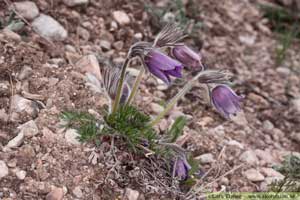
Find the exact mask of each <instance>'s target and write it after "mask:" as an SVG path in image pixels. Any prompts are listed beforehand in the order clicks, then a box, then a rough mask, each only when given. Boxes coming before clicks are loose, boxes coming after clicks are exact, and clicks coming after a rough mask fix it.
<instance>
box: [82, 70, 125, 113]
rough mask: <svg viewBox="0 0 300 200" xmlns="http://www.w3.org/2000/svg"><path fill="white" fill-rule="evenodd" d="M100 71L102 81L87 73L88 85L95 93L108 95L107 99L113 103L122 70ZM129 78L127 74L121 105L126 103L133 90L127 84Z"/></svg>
mask: <svg viewBox="0 0 300 200" xmlns="http://www.w3.org/2000/svg"><path fill="white" fill-rule="evenodd" d="M100 71H101V78H102V80H99V79H97V78H96V77H95V76H94V75H93V74H91V73H87V75H86V81H87V85H88V86H90V87H91V89H92V90H94V91H95V92H98V93H104V94H106V96H107V98H108V99H109V101H110V102H111V101H112V100H114V99H115V97H116V91H117V87H118V83H119V80H120V76H121V69H120V68H118V67H103V68H101V69H100ZM128 77H129V75H128V73H126V76H125V81H124V86H123V87H124V88H123V94H122V96H121V103H125V102H126V100H127V98H128V96H129V94H130V90H131V89H130V86H129V84H128V82H127V80H128ZM110 104H111V103H110ZM109 106H111V105H109ZM110 109H111V108H110Z"/></svg>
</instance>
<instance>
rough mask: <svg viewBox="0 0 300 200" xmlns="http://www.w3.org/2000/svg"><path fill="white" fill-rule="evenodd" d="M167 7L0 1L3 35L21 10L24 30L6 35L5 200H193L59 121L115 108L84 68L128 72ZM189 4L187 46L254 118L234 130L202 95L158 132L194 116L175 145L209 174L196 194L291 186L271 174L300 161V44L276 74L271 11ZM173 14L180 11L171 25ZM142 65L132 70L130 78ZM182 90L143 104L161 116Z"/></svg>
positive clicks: (0, 113) (136, 161)
mask: <svg viewBox="0 0 300 200" xmlns="http://www.w3.org/2000/svg"><path fill="white" fill-rule="evenodd" d="M170 2H171V1H170ZM170 2H169V1H127V0H112V1H104V0H52V1H46V0H35V1H8V0H4V1H1V2H0V20H1V21H2V24H3V25H7V24H5V22H7V21H8V20H9V16H10V15H11V14H12V13H14V12H15V13H17V14H16V16H14V18H15V19H18V18H19V19H22V21H23V22H24V24H21V25H20V23H19V25H18V26H17V25H15V27H14V32H13V31H11V28H10V29H8V28H2V29H1V30H0V199H6V200H8V199H24V200H27V199H47V200H60V199H95V200H96V199H130V200H131V199H133V200H135V199H175V198H178V199H186V198H187V197H190V193H187V191H186V189H185V188H181V189H180V190H179V189H178V188H176V189H174V188H172V187H171V186H170V185H168V184H169V183H170V178H169V177H166V176H165V175H164V174H161V173H160V172H159V171H157V168H155V167H153V166H152V168H149V167H148V168H147V167H145V166H147V165H149V163H150V165H151V159H150V161H149V159H147V158H144V157H138V156H134V155H132V154H130V153H128V152H127V151H126V149H119V150H117V152H116V155H117V157H118V160H119V161H120V163H116V162H112V160H111V154H110V144H109V143H108V142H103V143H101V144H100V146H96V145H95V144H90V143H83V144H82V143H80V142H79V141H78V140H77V139H76V137H77V133H76V132H75V131H74V130H73V129H68V130H66V129H65V128H63V127H62V126H61V121H60V118H59V115H60V113H61V112H62V111H65V110H81V111H88V112H90V113H91V114H94V115H96V116H97V115H99V114H98V112H99V110H101V108H103V106H105V105H106V104H107V103H108V102H107V99H106V98H105V96H104V95H99V94H95V93H94V92H93V91H91V90H90V89H89V88H88V87H87V86H86V82H85V75H84V70H85V69H86V68H87V67H89V66H94V67H98V65H99V64H98V62H97V57H96V55H97V56H98V58H99V56H100V60H104V59H106V58H107V59H111V60H112V61H113V62H114V63H116V64H121V63H122V62H123V61H124V58H125V56H126V53H127V50H128V48H129V47H130V45H131V44H132V43H134V42H136V41H139V40H150V39H153V37H154V36H155V34H156V33H157V31H158V30H159V29H158V27H157V22H156V21H155V19H156V18H155V15H154V14H153V12H152V11H151V12H150V11H149V9H147V8H148V6H149V5H151V6H154V7H156V8H159V9H165V10H166V9H167V8H168V5H169V3H170ZM182 2H183V7H182V9H183V10H184V11H185V13H186V15H187V18H188V19H191V20H192V22H193V23H194V24H195V23H196V22H201V27H200V28H199V29H197V30H196V31H195V32H193V34H192V36H191V37H190V38H187V39H186V42H187V43H188V44H189V45H190V46H192V47H193V48H194V49H197V50H199V51H200V49H201V54H202V56H203V62H204V64H205V66H206V67H207V68H212V69H228V70H229V71H230V72H232V73H233V74H234V80H233V88H234V89H235V90H236V91H237V92H238V93H239V94H242V95H244V101H243V110H244V114H245V116H244V117H245V118H243V117H242V118H238V119H236V120H234V121H226V120H225V119H223V118H222V117H221V116H219V114H218V113H216V112H215V111H214V110H213V109H212V108H211V107H210V106H209V105H208V104H207V101H205V99H203V98H201V97H202V93H203V90H201V88H199V86H195V87H194V88H193V89H192V90H191V92H189V93H188V94H187V95H186V96H185V98H184V99H183V100H181V101H180V102H179V103H178V105H177V106H176V108H174V109H173V111H172V112H171V113H170V115H169V116H168V117H166V118H165V119H164V120H163V121H162V122H161V123H160V124H159V127H157V129H158V130H161V132H163V131H164V130H166V129H167V128H168V127H169V125H170V124H171V122H172V121H173V120H174V118H176V117H177V116H179V115H185V116H186V117H187V118H188V126H187V127H186V128H185V129H184V135H183V136H182V137H181V138H180V139H179V141H178V144H180V145H182V146H183V147H184V148H186V149H187V150H188V151H189V152H191V153H192V155H193V156H194V157H195V159H197V160H199V162H200V164H201V166H200V168H201V170H202V171H203V173H204V174H205V175H204V176H202V178H199V180H198V182H197V184H196V186H194V189H196V190H197V191H199V194H197V195H200V194H201V192H204V191H220V190H222V191H243V192H244V191H266V190H267V189H268V185H269V184H270V183H271V182H272V181H274V180H280V179H283V178H284V176H283V175H282V174H280V173H279V172H277V171H275V170H274V169H272V166H274V165H276V164H279V163H281V162H282V161H283V157H284V156H285V155H289V154H291V153H292V152H293V153H294V154H298V155H300V126H299V123H300V56H299V52H300V44H299V41H295V42H293V43H292V45H291V46H290V48H289V49H288V50H287V52H286V53H287V56H286V59H285V60H284V62H283V63H282V64H280V65H276V49H277V48H278V45H279V42H278V40H277V39H276V35H275V33H273V32H272V31H271V29H270V26H269V24H268V20H267V19H265V18H264V17H263V13H262V11H261V9H259V4H260V3H261V2H262V1H250V0H249V1H248V0H246V1H240V0H227V1H224V2H222V3H217V2H216V1H214V0H206V1H200V0H189V1H182ZM176 15H179V14H178V12H176V10H173V9H171V10H170V11H169V12H167V13H165V14H164V16H163V18H162V20H168V19H169V18H174V17H176ZM0 27H1V26H0ZM3 27H5V26H3ZM101 66H102V64H101V62H100V67H101ZM139 67H140V66H139V65H137V62H133V64H132V66H131V73H132V74H133V75H134V74H136V71H137V70H136V69H138V68H139ZM178 89H179V86H177V85H176V84H175V85H174V86H171V87H170V88H167V87H166V86H165V85H163V84H162V83H161V82H159V81H157V80H156V79H155V78H154V77H151V76H146V77H145V78H144V79H143V82H142V86H141V91H140V94H139V95H138V97H137V98H136V101H135V104H136V105H137V106H138V107H139V108H140V109H141V110H143V111H145V112H146V113H149V114H151V115H155V114H157V113H159V112H160V111H161V110H162V106H161V102H164V101H166V100H167V99H169V98H170V97H171V96H172V95H174V94H176V92H177V91H178ZM241 119H243V120H241ZM152 164H153V163H152ZM148 169H152V170H153V171H147V170H148ZM151 174H152V176H151ZM193 198H194V197H193Z"/></svg>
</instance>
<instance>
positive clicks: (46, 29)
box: [32, 14, 68, 41]
mask: <svg viewBox="0 0 300 200" xmlns="http://www.w3.org/2000/svg"><path fill="white" fill-rule="evenodd" d="M32 27H33V28H34V30H35V31H36V32H37V33H38V34H40V35H41V36H43V37H45V38H48V39H50V40H57V41H62V40H65V39H66V38H67V36H68V33H67V31H66V29H65V28H64V27H63V26H62V25H61V24H60V23H59V22H57V21H56V20H55V19H53V18H52V17H51V16H49V15H44V14H41V15H40V16H39V17H37V18H36V19H35V20H34V21H33V22H32Z"/></svg>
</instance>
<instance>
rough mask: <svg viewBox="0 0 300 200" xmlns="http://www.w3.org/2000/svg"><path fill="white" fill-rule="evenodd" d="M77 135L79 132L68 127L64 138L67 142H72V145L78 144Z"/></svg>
mask: <svg viewBox="0 0 300 200" xmlns="http://www.w3.org/2000/svg"><path fill="white" fill-rule="evenodd" d="M78 137H79V134H78V133H77V131H76V130H75V129H68V130H67V131H66V133H65V139H66V141H67V143H69V144H73V145H80V142H79V140H78V139H77V138H78Z"/></svg>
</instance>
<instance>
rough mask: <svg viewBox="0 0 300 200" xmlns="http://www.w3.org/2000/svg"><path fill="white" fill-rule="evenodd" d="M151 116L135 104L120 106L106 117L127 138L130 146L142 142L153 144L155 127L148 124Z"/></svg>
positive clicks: (133, 146) (110, 124) (112, 126)
mask: <svg viewBox="0 0 300 200" xmlns="http://www.w3.org/2000/svg"><path fill="white" fill-rule="evenodd" d="M150 120H151V119H150V117H149V116H147V115H145V114H144V113H142V112H140V111H138V110H137V109H136V108H135V107H133V106H120V108H119V110H118V111H117V112H115V113H112V114H110V115H108V116H106V117H105V121H106V123H107V124H108V125H109V126H110V127H111V128H113V129H114V130H116V131H117V132H118V133H119V134H120V135H121V136H122V137H124V138H125V139H126V141H127V142H128V144H129V145H130V147H132V148H133V149H135V147H136V146H137V145H139V144H141V143H142V142H146V143H147V145H150V147H151V146H153V145H154V140H155V139H156V133H155V131H154V129H153V128H152V127H151V126H150V125H148V124H149V122H150Z"/></svg>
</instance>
